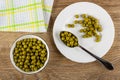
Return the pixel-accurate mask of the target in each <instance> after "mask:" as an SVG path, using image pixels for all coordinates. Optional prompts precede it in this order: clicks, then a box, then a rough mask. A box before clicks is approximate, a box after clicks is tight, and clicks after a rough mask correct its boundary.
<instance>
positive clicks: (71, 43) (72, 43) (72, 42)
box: [60, 31, 78, 47]
mask: <svg viewBox="0 0 120 80" xmlns="http://www.w3.org/2000/svg"><path fill="white" fill-rule="evenodd" d="M60 39H61V40H62V41H63V42H64V43H65V44H66V45H67V46H68V47H76V46H78V39H77V37H76V36H74V35H73V34H72V33H70V32H67V31H63V32H61V33H60Z"/></svg>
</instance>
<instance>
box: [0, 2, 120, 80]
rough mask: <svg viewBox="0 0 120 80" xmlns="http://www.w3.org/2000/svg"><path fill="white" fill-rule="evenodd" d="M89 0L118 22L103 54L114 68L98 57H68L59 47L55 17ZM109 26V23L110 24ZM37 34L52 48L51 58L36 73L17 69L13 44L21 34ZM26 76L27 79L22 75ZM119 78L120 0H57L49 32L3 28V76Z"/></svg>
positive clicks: (14, 79)
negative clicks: (82, 60)
mask: <svg viewBox="0 0 120 80" xmlns="http://www.w3.org/2000/svg"><path fill="white" fill-rule="evenodd" d="M82 1H88V2H93V3H96V4H98V5H100V6H102V7H103V8H104V9H105V10H107V12H108V13H109V14H110V15H111V17H112V19H113V22H114V25H115V40H114V43H113V46H112V48H111V49H110V51H109V52H108V53H107V54H106V55H105V56H104V57H103V58H104V59H106V60H109V61H110V62H111V63H113V65H114V67H115V70H113V71H109V70H106V69H105V68H104V67H103V66H102V65H101V64H99V63H98V62H97V61H95V62H92V63H87V64H81V63H75V62H72V61H70V60H68V59H66V58H65V57H64V56H63V55H61V53H60V52H59V51H58V50H57V48H56V46H55V44H54V42H53V36H52V29H53V24H54V21H55V19H56V17H57V15H58V14H59V12H60V11H61V10H62V9H63V8H65V7H66V6H68V5H70V4H72V3H75V2H82ZM108 27H109V26H108ZM25 34H35V35H38V36H40V37H42V38H43V39H44V40H45V41H46V42H47V44H48V46H49V49H50V60H49V62H48V64H47V66H46V68H45V69H44V70H42V71H41V72H39V73H37V74H33V75H24V74H22V73H20V72H18V71H17V70H16V69H15V68H14V67H13V65H12V64H11V62H10V57H9V56H10V47H11V45H12V43H13V42H14V41H15V40H16V39H17V38H18V37H20V36H22V35H25ZM23 78H24V79H23ZM37 78H39V80H120V1H119V0H55V3H54V7H53V11H52V16H51V20H50V25H49V29H48V32H47V33H22V32H20V33H18V32H0V80H37Z"/></svg>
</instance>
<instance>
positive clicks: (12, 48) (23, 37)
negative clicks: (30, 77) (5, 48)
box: [10, 34, 49, 74]
mask: <svg viewBox="0 0 120 80" xmlns="http://www.w3.org/2000/svg"><path fill="white" fill-rule="evenodd" d="M25 38H36V39H38V40H41V41H42V42H43V44H45V46H46V49H47V60H46V61H45V63H44V65H43V67H41V68H40V69H38V70H37V71H32V72H25V71H23V70H21V69H20V68H19V67H17V66H16V65H15V62H14V59H13V50H14V48H15V46H16V42H17V41H20V40H23V39H25ZM10 60H11V63H12V65H13V66H14V67H15V68H16V70H18V71H19V72H21V73H24V74H34V73H38V72H40V71H41V70H43V69H44V68H45V67H46V65H47V63H48V61H49V48H48V45H47V43H46V42H45V40H44V39H42V38H41V37H39V36H36V35H32V34H26V35H22V36H20V37H18V38H17V39H16V40H15V41H14V42H13V44H12V46H11V48H10Z"/></svg>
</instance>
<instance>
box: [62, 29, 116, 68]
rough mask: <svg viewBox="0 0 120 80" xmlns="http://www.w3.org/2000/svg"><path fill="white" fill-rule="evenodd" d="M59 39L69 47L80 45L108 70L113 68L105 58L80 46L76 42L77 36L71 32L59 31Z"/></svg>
mask: <svg viewBox="0 0 120 80" xmlns="http://www.w3.org/2000/svg"><path fill="white" fill-rule="evenodd" d="M60 39H61V40H62V42H63V43H64V44H65V45H66V46H68V47H71V48H74V47H80V48H81V49H83V50H84V51H85V52H87V53H88V54H90V55H91V56H92V57H94V58H96V59H97V60H98V61H99V62H101V63H102V64H103V65H104V66H105V67H106V68H107V69H108V70H114V67H113V65H112V64H111V63H110V62H108V61H106V60H104V59H102V58H100V57H98V56H96V55H95V54H93V53H91V52H90V51H88V50H87V49H85V48H84V47H82V46H80V45H79V43H78V38H77V37H76V36H75V35H74V34H72V33H71V32H68V31H61V32H60Z"/></svg>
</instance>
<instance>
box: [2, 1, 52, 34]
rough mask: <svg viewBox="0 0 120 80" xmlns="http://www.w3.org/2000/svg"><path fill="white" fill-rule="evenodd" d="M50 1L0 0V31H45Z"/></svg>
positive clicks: (49, 12) (50, 7) (50, 8)
mask: <svg viewBox="0 0 120 80" xmlns="http://www.w3.org/2000/svg"><path fill="white" fill-rule="evenodd" d="M47 1H48V2H47ZM49 2H50V3H51V4H49ZM52 3H53V0H0V31H14V32H46V31H47V27H48V23H49V18H50V14H51V10H52V5H53V4H52Z"/></svg>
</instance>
